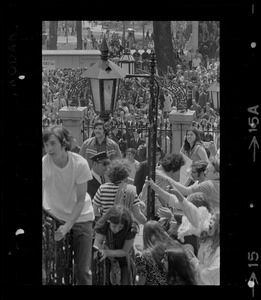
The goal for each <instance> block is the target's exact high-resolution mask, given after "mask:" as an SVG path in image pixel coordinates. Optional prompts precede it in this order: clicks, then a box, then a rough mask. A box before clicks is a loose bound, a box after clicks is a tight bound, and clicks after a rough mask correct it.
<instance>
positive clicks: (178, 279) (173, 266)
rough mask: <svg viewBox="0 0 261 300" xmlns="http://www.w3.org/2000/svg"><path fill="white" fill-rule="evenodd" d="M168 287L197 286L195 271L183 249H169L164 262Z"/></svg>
mask: <svg viewBox="0 0 261 300" xmlns="http://www.w3.org/2000/svg"><path fill="white" fill-rule="evenodd" d="M162 263H163V266H164V269H165V271H166V273H167V284H168V285H197V281H196V277H195V270H194V268H193V266H192V265H191V263H190V261H189V258H188V256H187V254H186V252H185V251H184V250H183V249H182V248H179V247H178V248H176V247H175V248H169V249H167V250H166V251H165V255H164V258H163V260H162Z"/></svg>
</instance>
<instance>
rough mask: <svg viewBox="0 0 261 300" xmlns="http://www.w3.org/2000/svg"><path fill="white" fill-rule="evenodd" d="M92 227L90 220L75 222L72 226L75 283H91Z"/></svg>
mask: <svg viewBox="0 0 261 300" xmlns="http://www.w3.org/2000/svg"><path fill="white" fill-rule="evenodd" d="M92 227H93V226H92V221H88V222H81V223H75V224H74V225H73V227H72V231H73V250H74V261H75V265H76V282H77V285H92V271H91V262H92V239H93V228H92Z"/></svg>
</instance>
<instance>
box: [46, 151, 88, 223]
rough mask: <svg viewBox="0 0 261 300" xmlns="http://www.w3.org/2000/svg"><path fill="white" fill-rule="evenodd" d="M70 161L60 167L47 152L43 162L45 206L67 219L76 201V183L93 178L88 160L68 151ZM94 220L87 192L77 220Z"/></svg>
mask: <svg viewBox="0 0 261 300" xmlns="http://www.w3.org/2000/svg"><path fill="white" fill-rule="evenodd" d="M67 153H68V157H69V160H68V163H67V165H66V166H65V167H64V168H59V167H58V166H56V165H55V164H54V163H53V162H52V159H51V157H50V156H49V155H48V154H46V155H45V156H44V157H43V158H42V163H43V207H44V208H45V209H47V210H49V211H50V213H52V214H53V215H54V216H55V217H56V218H57V219H59V220H63V221H65V222H66V221H67V220H68V219H69V216H70V214H71V212H72V209H73V207H74V205H75V203H76V185H77V184H82V183H85V182H86V183H87V181H89V180H91V179H92V175H91V171H90V168H89V165H88V163H87V160H86V159H85V158H83V157H82V156H81V155H79V154H77V153H73V152H70V151H68V152H67ZM93 220H94V212H93V207H92V202H91V198H90V195H89V194H88V193H86V197H85V205H84V208H83V210H82V212H81V214H80V216H79V218H78V219H77V221H76V222H87V221H93Z"/></svg>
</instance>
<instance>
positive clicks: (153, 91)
mask: <svg viewBox="0 0 261 300" xmlns="http://www.w3.org/2000/svg"><path fill="white" fill-rule="evenodd" d="M155 72H156V55H155V52H154V51H153V50H151V59H150V75H149V74H133V75H131V74H127V75H126V78H133V77H137V78H139V77H140V78H145V79H148V80H149V87H150V103H149V136H148V166H149V170H148V171H149V172H148V178H149V179H150V178H151V179H152V180H153V181H154V182H155V177H156V176H155V175H156V147H157V120H158V98H159V83H158V81H157V80H156V78H155ZM147 218H148V220H151V219H154V218H155V192H154V190H152V189H151V187H150V186H149V187H148V199H147Z"/></svg>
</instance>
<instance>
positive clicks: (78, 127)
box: [59, 106, 87, 147]
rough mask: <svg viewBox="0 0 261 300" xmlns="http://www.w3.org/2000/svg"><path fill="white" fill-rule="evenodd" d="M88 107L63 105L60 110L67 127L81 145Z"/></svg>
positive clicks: (60, 115)
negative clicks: (83, 122) (83, 124)
mask: <svg viewBox="0 0 261 300" xmlns="http://www.w3.org/2000/svg"><path fill="white" fill-rule="evenodd" d="M86 111H87V107H77V108H76V107H70V108H68V107H67V106H64V107H62V108H61V109H60V110H59V117H60V119H62V121H63V127H65V128H66V129H67V130H68V131H69V132H70V133H71V134H72V135H73V137H74V138H75V139H76V144H77V145H78V146H80V147H81V145H82V143H83V132H82V129H83V126H82V121H83V119H84V116H85V114H86Z"/></svg>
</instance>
